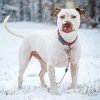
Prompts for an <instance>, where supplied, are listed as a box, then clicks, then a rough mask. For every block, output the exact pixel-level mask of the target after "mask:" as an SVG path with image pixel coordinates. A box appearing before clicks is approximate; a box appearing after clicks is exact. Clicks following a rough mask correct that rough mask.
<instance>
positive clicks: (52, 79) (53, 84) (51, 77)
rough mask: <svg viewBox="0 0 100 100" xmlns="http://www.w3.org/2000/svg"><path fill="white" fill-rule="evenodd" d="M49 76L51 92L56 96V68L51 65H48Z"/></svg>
mask: <svg viewBox="0 0 100 100" xmlns="http://www.w3.org/2000/svg"><path fill="white" fill-rule="evenodd" d="M48 76H49V80H50V85H51V88H50V89H49V91H50V92H51V93H52V94H54V95H56V94H58V89H57V85H56V78H55V68H54V67H53V66H51V65H48Z"/></svg>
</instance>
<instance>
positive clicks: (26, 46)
mask: <svg viewBox="0 0 100 100" xmlns="http://www.w3.org/2000/svg"><path fill="white" fill-rule="evenodd" d="M80 15H84V13H83V12H82V10H80V9H79V8H77V9H61V8H55V9H54V11H53V12H52V14H51V16H53V17H55V16H57V26H58V30H57V32H56V33H54V34H52V35H50V36H49V38H48V37H47V35H43V34H42V33H41V34H32V35H31V36H28V37H26V38H24V40H23V42H22V45H21V47H20V50H19V76H18V87H19V88H22V80H23V74H24V72H25V69H26V67H27V66H28V63H29V61H30V59H31V57H32V56H34V57H35V58H37V59H38V61H39V62H40V64H41V71H40V74H39V75H40V81H41V84H42V86H43V87H46V84H45V82H44V75H45V73H46V72H47V70H48V75H49V80H50V85H51V88H50V91H51V92H52V93H53V94H57V93H58V89H57V85H56V78H55V67H64V66H66V65H67V64H68V59H69V54H68V53H67V52H66V51H67V50H69V48H70V50H71V55H70V65H71V76H72V83H71V87H70V88H71V89H72V88H76V86H77V76H78V64H79V59H80V44H79V37H78V34H77V30H78V28H79V26H80ZM8 19H9V16H8V17H6V19H5V20H4V26H5V28H6V29H7V31H9V32H10V33H11V34H13V35H16V36H19V37H22V36H20V35H18V34H15V33H13V32H12V31H11V30H10V29H8V27H7V25H6V23H7V21H8Z"/></svg>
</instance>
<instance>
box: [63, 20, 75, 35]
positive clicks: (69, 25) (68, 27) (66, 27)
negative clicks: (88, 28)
mask: <svg viewBox="0 0 100 100" xmlns="http://www.w3.org/2000/svg"><path fill="white" fill-rule="evenodd" d="M62 31H63V32H65V33H70V32H72V31H74V30H73V25H72V23H71V22H66V23H65V24H63V25H62Z"/></svg>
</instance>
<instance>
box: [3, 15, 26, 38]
mask: <svg viewBox="0 0 100 100" xmlns="http://www.w3.org/2000/svg"><path fill="white" fill-rule="evenodd" d="M9 18H10V15H8V16H7V17H6V18H5V19H4V21H3V25H4V27H5V29H6V30H7V31H8V32H9V33H10V34H12V35H14V36H17V37H19V38H24V36H22V35H19V34H15V33H14V32H12V31H11V30H10V29H9V28H8V27H7V22H8V20H9Z"/></svg>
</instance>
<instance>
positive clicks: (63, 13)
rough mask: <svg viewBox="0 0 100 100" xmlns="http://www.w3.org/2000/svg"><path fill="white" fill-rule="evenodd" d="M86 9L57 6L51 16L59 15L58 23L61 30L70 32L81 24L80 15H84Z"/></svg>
mask: <svg viewBox="0 0 100 100" xmlns="http://www.w3.org/2000/svg"><path fill="white" fill-rule="evenodd" d="M84 14H85V12H84V10H81V9H79V8H76V9H61V8H55V9H54V11H53V12H52V13H51V16H53V17H55V16H57V25H58V28H59V30H60V31H62V32H64V33H70V32H73V31H76V30H77V29H78V28H79V26H80V16H81V15H84Z"/></svg>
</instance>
